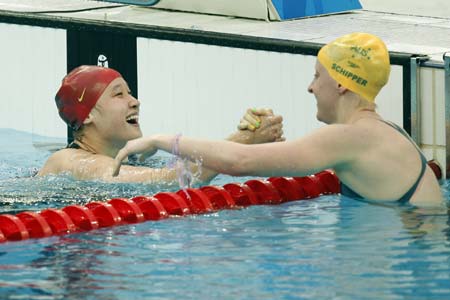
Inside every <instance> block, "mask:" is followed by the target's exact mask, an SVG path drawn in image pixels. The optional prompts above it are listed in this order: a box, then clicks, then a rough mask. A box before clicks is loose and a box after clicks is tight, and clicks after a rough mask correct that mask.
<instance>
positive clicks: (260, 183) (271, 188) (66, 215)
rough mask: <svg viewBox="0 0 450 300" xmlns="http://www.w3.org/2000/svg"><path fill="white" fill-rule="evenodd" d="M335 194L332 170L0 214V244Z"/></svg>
mask: <svg viewBox="0 0 450 300" xmlns="http://www.w3.org/2000/svg"><path fill="white" fill-rule="evenodd" d="M339 192H340V182H339V179H338V177H337V176H336V175H335V174H334V172H332V171H331V170H325V171H322V172H320V173H317V174H315V175H310V176H305V177H270V178H267V179H251V180H248V181H246V182H244V183H228V184H225V185H224V186H222V187H219V186H204V187H200V188H189V189H186V190H179V191H177V192H160V193H158V194H156V195H153V196H137V197H133V198H130V199H128V198H113V199H110V200H107V201H104V202H100V201H93V202H89V203H87V204H86V205H69V206H66V207H63V208H60V209H55V208H48V209H44V210H42V211H38V212H33V211H25V212H21V213H18V214H16V215H12V214H2V215H0V242H6V241H21V240H26V239H29V238H43V237H49V236H54V235H63V234H69V233H75V232H83V231H89V230H94V229H97V228H102V227H110V226H117V225H124V224H135V223H141V222H144V221H158V220H162V219H166V218H169V217H171V216H186V215H190V214H206V213H211V212H214V211H218V210H222V209H239V208H243V207H247V206H250V205H277V204H281V203H285V202H288V201H297V200H307V199H313V198H317V197H319V196H320V195H327V194H337V193H339Z"/></svg>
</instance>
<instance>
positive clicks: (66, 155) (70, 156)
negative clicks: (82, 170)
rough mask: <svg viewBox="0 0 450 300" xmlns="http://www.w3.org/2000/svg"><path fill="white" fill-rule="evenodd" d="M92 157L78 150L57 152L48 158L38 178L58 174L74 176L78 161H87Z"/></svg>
mask: <svg viewBox="0 0 450 300" xmlns="http://www.w3.org/2000/svg"><path fill="white" fill-rule="evenodd" d="M92 156H93V155H92V154H89V153H87V152H86V151H82V150H78V149H62V150H59V151H57V152H55V153H53V154H52V155H51V156H50V157H49V158H48V160H47V161H46V162H45V164H44V166H43V167H42V169H41V170H40V171H39V173H38V176H43V175H47V174H59V173H71V174H76V173H77V172H76V171H77V168H78V167H79V165H80V161H82V160H88V159H89V157H92Z"/></svg>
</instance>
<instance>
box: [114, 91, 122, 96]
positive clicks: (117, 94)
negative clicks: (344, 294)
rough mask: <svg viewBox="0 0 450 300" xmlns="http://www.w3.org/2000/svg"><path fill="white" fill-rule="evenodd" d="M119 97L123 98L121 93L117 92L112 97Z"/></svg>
mask: <svg viewBox="0 0 450 300" xmlns="http://www.w3.org/2000/svg"><path fill="white" fill-rule="evenodd" d="M121 96H123V93H122V92H117V93H116V94H115V95H114V97H121Z"/></svg>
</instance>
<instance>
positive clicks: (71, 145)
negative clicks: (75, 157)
mask: <svg viewBox="0 0 450 300" xmlns="http://www.w3.org/2000/svg"><path fill="white" fill-rule="evenodd" d="M66 148H70V149H81V147H80V145H78V144H77V143H75V141H73V142H72V143H70V144H69V145H67V147H66Z"/></svg>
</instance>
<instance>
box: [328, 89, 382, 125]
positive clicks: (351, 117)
mask: <svg viewBox="0 0 450 300" xmlns="http://www.w3.org/2000/svg"><path fill="white" fill-rule="evenodd" d="M375 108H376V107H375V105H374V104H369V105H368V104H367V102H366V101H362V100H361V98H360V97H359V96H357V95H355V94H352V95H351V96H350V97H341V98H340V99H339V100H338V103H337V105H336V123H337V124H354V123H355V122H357V121H358V120H360V119H364V118H375V119H380V118H381V117H380V115H379V114H378V113H377V112H376V110H375Z"/></svg>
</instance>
